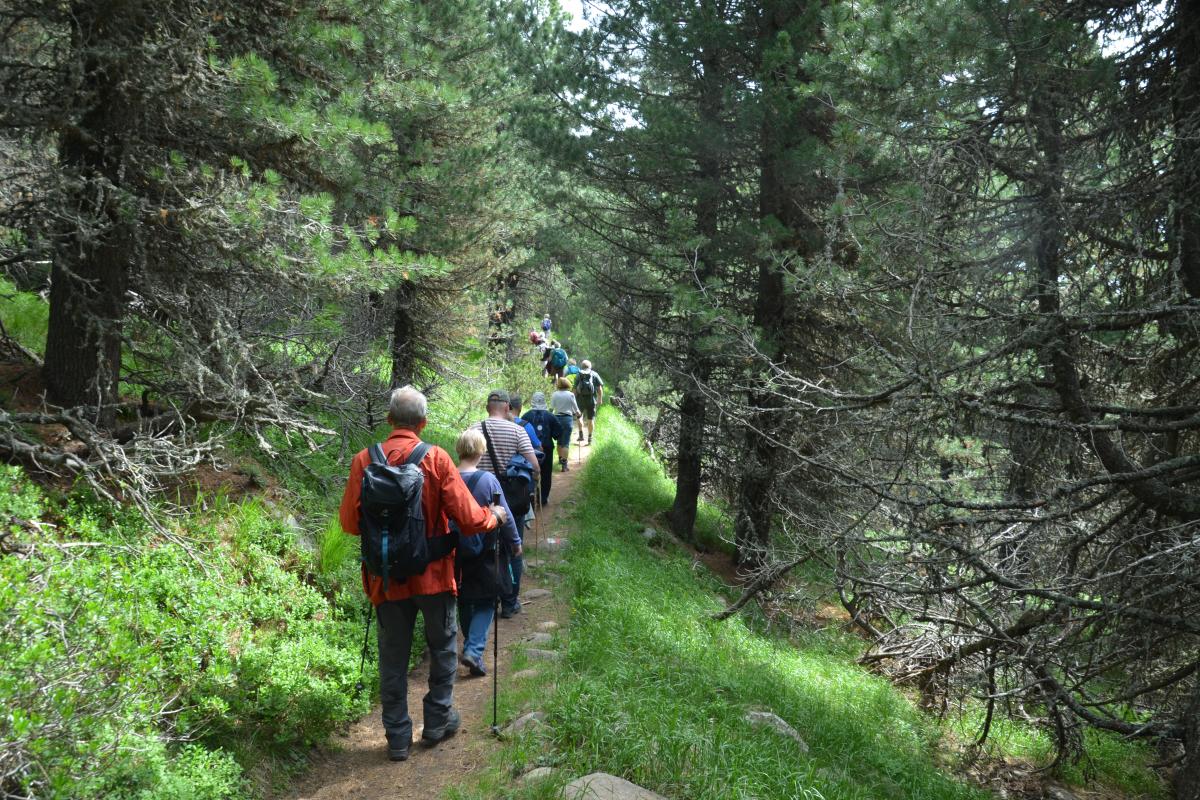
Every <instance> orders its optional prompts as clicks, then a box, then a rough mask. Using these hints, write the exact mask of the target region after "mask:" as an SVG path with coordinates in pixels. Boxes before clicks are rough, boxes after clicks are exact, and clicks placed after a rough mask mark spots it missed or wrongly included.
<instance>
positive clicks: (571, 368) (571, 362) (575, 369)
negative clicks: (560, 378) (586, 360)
mask: <svg viewBox="0 0 1200 800" xmlns="http://www.w3.org/2000/svg"><path fill="white" fill-rule="evenodd" d="M578 374H579V365H578V364H576V363H575V359H573V358H571V359H568V360H567V374H566V376H565V377H568V378H569V377H571V376H572V375H578Z"/></svg>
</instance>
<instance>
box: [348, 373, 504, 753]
mask: <svg viewBox="0 0 1200 800" xmlns="http://www.w3.org/2000/svg"><path fill="white" fill-rule="evenodd" d="M427 413H428V403H427V402H426V400H425V395H423V394H421V393H420V392H418V391H417V390H416V389H413V388H412V387H411V386H405V387H403V388H401V389H396V390H395V391H394V392H392V396H391V400H390V402H389V404H388V421H389V422H390V423H391V425H392V428H393V430H392V433H391V435H390V436H388V438H387V440H386V441H384V443H383V452H384V454H385V455H386V456H387V459H388V462H389V463H391V464H400V463H403V462H404V459H406V458H408V456H409V454H411V453H412V450H413V448H414V447H416V446H417V445H418V444H419V443H420V441H421V439H420V433H421V430H422V429H423V428H424V427H425V423H426V414H427ZM370 462H371V457H370V454H369V453H368V452H367V451H366V450H362V451H360V452H359V453H358V455H356V456H355V457H354V460H353V461H351V462H350V479H349V480H347V481H346V491H345V493H344V494H343V495H342V506H341V510H340V514H339V516H340V518H341V523H342V530H344V531H345V532H346V533H349V534H352V535H354V536H357V535H358V533H359V527H358V525H359V516H360V509H359V498H360V495H361V494H362V478H363V470H364V469H365V468H366V466H367V464H369V463H370ZM420 466H421V471H422V472H423V473H424V477H425V483H424V488H423V490H422V494H421V509H422V511H424V514H425V535H426V536H427V537H434V536H440V535H443V534H445V533H446V531H447V530H448V524H449V523H448V520H449V519H452V520H454V521H455V522H456V523H457V524H458V527H459V528H460V529H461V531H462V533H463V535H465V536H470V535H474V534H479V533H482V532H484V531H490V530H493V529H495V528H496V526H497V525H499V524H501V523H502V522H503V521H504V519H505V511H504V508H503V507H501V506H496V505H493V506H491V507H490V508H484V507H482V506H480V505H479V504H478V503H477V502H475V498H473V497H472V496H471V493H470V491H468V490H467V485H466V484H465V483H463V480H462V478H461V477H460V476H459V474H458V470H457V469H456V468H455V466H454V461H453V460H451V458H450V455H449V454H448V453H447V452H446V451H445V450H443V449H442V448H440V447H436V446H435V447H431V448H430V449H429V452H428V453H427V454H426V455H425V457H424V458H423V459H421V464H420ZM362 580H363V589H364V590H365V591H366V593H367V596H368V597H370V598H371V603H372V604H373V605H374V606H375V616H376V618H377V619H378V620H379V694H380V700H381V701H382V703H383V729H384V731H385V733H386V734H387V741H388V757H389V758H390V759H391V760H393V761H404V760H405V759H407V758H408V750H409V745H410V744H411V743H412V719H411V718H410V717H409V714H408V659H409V654H410V653H411V651H412V636H413V626H414V624H415V623H416V619H417V612H418V611H420V612H421V615H422V617H423V618H424V620H425V641H426V643H427V644H428V645H429V653H430V664H429V692H428V693H427V694H426V695H425V698H424V701H423V705H424V711H425V730H424V732H423V733H422V735H421V743H422V744H425V745H428V746H433V745H435V744H437V743H438V742H440V741H442V740H443V739H445V738H446V737H448V736H451V735H453V734H454V732H455V731H457V730H458V726H459V715H458V712H457V711H455V710H454V708H453V707H452V703H453V696H454V678H455V676H456V674H457V672H458V659H457V657H456V653H455V649H456V648H455V645H456V641H457V636H458V628H457V625H456V622H455V620H456V616H457V615H456V613H455V600H454V598H455V596H456V594H457V592H458V587H457V586H456V585H455V582H454V552H453V551H451V553H450V555H448V556H446V557H445V558H442V559H439V560H438V561H434V562H433V563H431V564H430V565H429V566H428V567H427V568H426V569H425V572H423V573H422V574H420V575H414V576H412V577H411V578H408V579H407V580H405V581H403V582H400V581H396V580H392V581H390V582H389V584H388V586H387V589H386V591H385V589H384V581H383V578H381V577H379V576H377V575H371V574H369V573H368V572H367V570H366V568H365V567H364V568H363V573H362Z"/></svg>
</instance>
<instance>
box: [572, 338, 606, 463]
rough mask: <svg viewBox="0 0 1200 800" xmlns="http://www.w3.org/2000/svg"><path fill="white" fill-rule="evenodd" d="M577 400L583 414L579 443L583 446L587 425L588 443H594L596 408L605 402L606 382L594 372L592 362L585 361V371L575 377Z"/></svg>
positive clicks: (582, 370)
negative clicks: (584, 428) (584, 430)
mask: <svg viewBox="0 0 1200 800" xmlns="http://www.w3.org/2000/svg"><path fill="white" fill-rule="evenodd" d="M574 391H575V399H576V400H578V401H579V409H580V410H581V411H582V412H583V424H581V425H580V426H579V443H580V444H583V427H584V425H587V443H588V444H591V443H592V431H593V429H594V428H595V426H596V407H597V406H598V405H600V404H601V403H602V402H603V400H604V397H603V395H604V381H603V380H601V378H600V376H599V375H598V374H596V373H595V372H593V371H592V362H591V361H588V360H587V359H586V358H585V359H584V360H583V369H581V370H579V374H578V375H576V376H575V387H574Z"/></svg>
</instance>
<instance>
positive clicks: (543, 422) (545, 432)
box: [521, 392, 562, 506]
mask: <svg viewBox="0 0 1200 800" xmlns="http://www.w3.org/2000/svg"><path fill="white" fill-rule="evenodd" d="M521 418H522V419H523V420H525V421H526V422H528V423H529V424H530V425H532V426H533V427H534V430H536V431H537V435H538V438H539V439H541V440H542V451H541V453H540V454H539V455H538V458H539V459H540V460H541V467H542V473H541V480H540V483H541V489H542V495H541V498H540V499H541V504H542V505H543V506H544V505H546V504H547V503H549V502H550V483H551V479H552V478H553V477H554V470H553V469H551V468H550V465H551V461H552V459H553V458H554V444H555V443H556V442H557V441H558V439H559V437H560V436H561V435H562V430H561V426H560V425H559V422H558V419H557V418H556V417H555V416H554V415H553V414H552V413H550V410H549V409H548V408H546V394H545V393H544V392H534V393H533V395H532V396H531V397H530V398H529V410H528V411H526V412H525V413H524V414H523V415H522V416H521Z"/></svg>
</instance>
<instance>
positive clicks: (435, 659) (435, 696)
mask: <svg viewBox="0 0 1200 800" xmlns="http://www.w3.org/2000/svg"><path fill="white" fill-rule="evenodd" d="M418 611H420V612H421V616H422V617H423V618H424V620H425V643H426V644H428V645H429V691H428V692H427V693H426V694H425V698H424V700H423V701H422V702H423V705H424V714H425V727H426V728H427V729H431V730H433V729H437V728H441V727H443V726H445V724H446V722H447V721H448V720H449V718H450V704H451V703H452V702H453V699H454V677H455V675H457V674H458V658H457V657H456V655H455V652H454V651H455V644H456V641H457V638H458V626H457V624H456V622H455V608H454V593H453V592H442V593H440V594H425V595H417V596H415V597H410V598H408V599H406V600H389V601H388V602H386V603H381V604H380V605H378V606H376V607H375V616H376V618H377V619H378V620H379V699H380V700H381V701H382V703H383V729H384V731H386V732H387V736H388V739H389V741H390V740H392V739H398V740H400V741H404V742H409V741H412V718H411V717H409V715H408V658H409V655H410V654H411V653H412V639H413V626H414V625H415V624H416V621H417V612H418Z"/></svg>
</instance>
